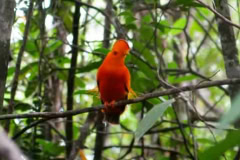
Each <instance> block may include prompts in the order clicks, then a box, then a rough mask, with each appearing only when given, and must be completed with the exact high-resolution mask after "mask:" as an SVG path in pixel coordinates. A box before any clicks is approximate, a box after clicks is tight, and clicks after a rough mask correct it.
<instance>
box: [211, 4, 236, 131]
mask: <svg viewBox="0 0 240 160" xmlns="http://www.w3.org/2000/svg"><path fill="white" fill-rule="evenodd" d="M215 4H216V9H217V12H219V13H220V14H221V15H223V16H224V17H226V18H227V19H228V20H230V21H231V16H230V12H229V7H228V1H227V0H215ZM217 23H218V31H219V34H220V39H221V45H222V55H223V58H224V64H225V69H226V74H227V78H229V79H231V78H239V77H240V65H239V60H238V50H237V46H236V39H235V36H234V30H233V26H232V25H229V23H227V22H226V21H224V20H223V19H220V18H217ZM239 91H240V85H239V84H234V85H230V87H229V92H230V99H231V102H233V100H234V97H235V96H236V95H237V93H238V92H239ZM239 122H240V120H238V122H237V123H236V127H240V123H239ZM237 124H238V125H237Z"/></svg>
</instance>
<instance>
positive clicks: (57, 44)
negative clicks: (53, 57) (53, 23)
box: [44, 40, 62, 54]
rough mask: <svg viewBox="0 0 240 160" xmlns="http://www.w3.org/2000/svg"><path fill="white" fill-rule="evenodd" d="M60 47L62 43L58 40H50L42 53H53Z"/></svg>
mask: <svg viewBox="0 0 240 160" xmlns="http://www.w3.org/2000/svg"><path fill="white" fill-rule="evenodd" d="M61 45H62V42H61V41H59V40H57V41H56V40H51V41H49V42H48V45H47V47H46V48H45V50H44V52H45V53H46V54H49V53H52V52H54V51H55V50H56V49H58V48H59V47H60V46H61Z"/></svg>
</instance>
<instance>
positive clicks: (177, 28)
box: [169, 18, 187, 36]
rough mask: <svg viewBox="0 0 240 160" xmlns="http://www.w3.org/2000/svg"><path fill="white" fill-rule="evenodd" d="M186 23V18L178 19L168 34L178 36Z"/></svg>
mask: <svg viewBox="0 0 240 160" xmlns="http://www.w3.org/2000/svg"><path fill="white" fill-rule="evenodd" d="M186 23H187V20H186V18H179V19H178V20H177V21H176V22H175V23H174V24H173V27H172V29H171V31H170V32H169V33H170V34H171V35H173V36H174V35H178V34H179V33H181V32H182V31H183V29H184V27H185V25H186Z"/></svg>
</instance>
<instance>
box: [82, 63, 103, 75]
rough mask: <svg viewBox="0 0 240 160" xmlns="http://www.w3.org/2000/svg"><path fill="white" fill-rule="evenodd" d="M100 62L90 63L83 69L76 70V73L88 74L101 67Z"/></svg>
mask: <svg viewBox="0 0 240 160" xmlns="http://www.w3.org/2000/svg"><path fill="white" fill-rule="evenodd" d="M101 63H102V61H98V62H93V63H90V64H88V65H86V66H84V67H81V68H79V69H78V70H77V73H84V72H90V71H91V70H94V69H97V68H98V67H99V66H100V65H101Z"/></svg>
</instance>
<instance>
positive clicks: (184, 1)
mask: <svg viewBox="0 0 240 160" xmlns="http://www.w3.org/2000/svg"><path fill="white" fill-rule="evenodd" d="M176 4H177V5H182V6H183V7H203V5H201V4H199V3H197V2H194V1H193V0H177V1H176Z"/></svg>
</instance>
